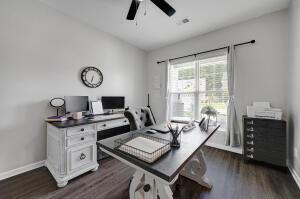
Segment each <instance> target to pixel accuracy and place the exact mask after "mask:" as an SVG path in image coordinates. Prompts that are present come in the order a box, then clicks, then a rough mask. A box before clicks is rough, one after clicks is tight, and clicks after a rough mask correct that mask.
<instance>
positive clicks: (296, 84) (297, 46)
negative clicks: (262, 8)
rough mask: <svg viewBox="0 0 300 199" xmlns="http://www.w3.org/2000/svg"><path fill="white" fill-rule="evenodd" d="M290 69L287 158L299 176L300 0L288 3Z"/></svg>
mask: <svg viewBox="0 0 300 199" xmlns="http://www.w3.org/2000/svg"><path fill="white" fill-rule="evenodd" d="M289 9H290V28H291V29H290V30H291V31H290V33H291V35H290V38H291V40H290V70H289V74H288V78H289V83H290V84H289V89H288V90H289V95H288V96H289V101H288V104H289V151H290V153H289V159H290V163H291V166H292V167H293V169H295V171H296V172H297V173H298V176H300V154H298V158H297V157H296V153H295V151H294V150H296V151H298V153H300V134H299V133H300V92H299V91H300V79H299V74H300V1H299V0H293V1H292V2H291V4H290V8H289Z"/></svg>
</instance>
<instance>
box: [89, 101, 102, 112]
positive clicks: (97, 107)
mask: <svg viewBox="0 0 300 199" xmlns="http://www.w3.org/2000/svg"><path fill="white" fill-rule="evenodd" d="M91 111H92V114H93V115H100V114H103V113H104V112H103V107H102V102H101V101H91Z"/></svg>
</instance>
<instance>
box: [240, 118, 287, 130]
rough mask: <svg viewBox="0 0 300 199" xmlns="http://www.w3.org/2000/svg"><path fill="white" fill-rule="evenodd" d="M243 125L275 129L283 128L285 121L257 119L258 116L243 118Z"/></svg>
mask: <svg viewBox="0 0 300 199" xmlns="http://www.w3.org/2000/svg"><path fill="white" fill-rule="evenodd" d="M244 125H245V126H246V127H248V126H250V127H251V126H252V127H265V128H275V129H285V127H286V123H285V121H282V120H270V119H258V118H244Z"/></svg>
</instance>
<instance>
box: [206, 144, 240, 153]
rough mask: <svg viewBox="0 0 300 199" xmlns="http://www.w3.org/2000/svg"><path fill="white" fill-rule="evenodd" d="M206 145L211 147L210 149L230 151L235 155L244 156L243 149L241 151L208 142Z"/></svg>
mask: <svg viewBox="0 0 300 199" xmlns="http://www.w3.org/2000/svg"><path fill="white" fill-rule="evenodd" d="M205 145H206V146H209V147H213V148H217V149H221V150H225V151H230V152H233V153H238V154H243V149H241V148H233V147H229V146H225V145H222V144H216V143H212V142H206V144H205Z"/></svg>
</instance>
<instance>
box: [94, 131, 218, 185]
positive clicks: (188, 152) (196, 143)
mask: <svg viewBox="0 0 300 199" xmlns="http://www.w3.org/2000/svg"><path fill="white" fill-rule="evenodd" d="M150 128H151V126H150V127H147V128H145V129H142V130H137V131H131V132H128V133H125V134H122V135H119V136H114V137H111V138H107V139H104V140H100V141H98V142H97V144H98V145H99V147H100V148H102V149H105V150H107V151H109V152H110V153H112V154H114V155H116V156H118V157H120V158H121V159H124V160H126V161H128V162H130V163H132V164H134V165H136V166H138V167H140V168H142V169H143V170H146V171H148V172H150V173H152V174H154V175H156V176H158V177H159V178H162V179H164V180H166V181H168V182H171V181H172V180H173V179H174V178H175V177H176V175H178V174H179V172H180V171H181V170H182V169H183V167H184V165H185V164H186V163H187V162H188V160H190V159H191V158H192V157H193V156H194V155H195V153H196V152H197V151H198V150H199V149H200V148H201V146H203V145H204V144H205V142H206V141H207V140H208V139H209V138H210V137H211V136H212V135H213V134H214V133H215V132H216V131H214V129H215V128H216V127H211V128H209V130H208V132H203V131H201V130H200V128H199V127H198V126H196V128H194V129H192V130H191V131H188V132H183V133H182V135H181V146H180V148H178V149H177V148H172V149H171V150H170V151H169V152H168V153H167V154H165V155H163V156H162V157H161V158H160V159H158V160H157V161H156V162H154V163H153V164H148V163H146V162H143V161H141V160H139V159H137V158H135V157H133V156H131V155H129V154H126V153H124V152H122V151H120V150H117V149H115V143H114V141H115V140H116V139H120V138H121V139H125V138H126V137H129V136H131V135H132V134H133V133H145V134H146V135H151V136H154V137H159V138H164V139H169V138H170V135H169V133H167V134H161V133H155V134H148V133H146V130H147V129H150Z"/></svg>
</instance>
